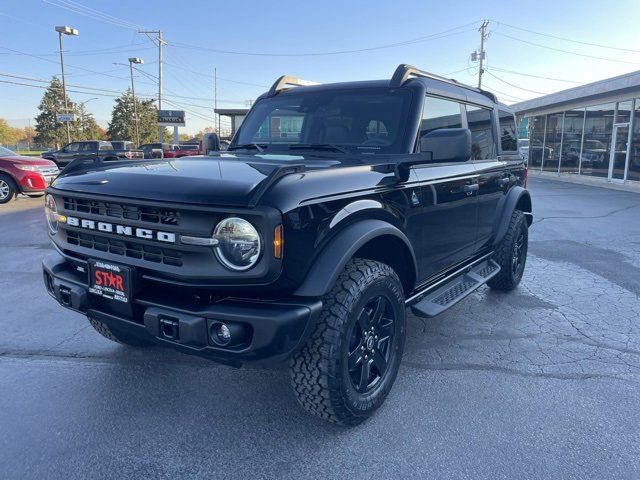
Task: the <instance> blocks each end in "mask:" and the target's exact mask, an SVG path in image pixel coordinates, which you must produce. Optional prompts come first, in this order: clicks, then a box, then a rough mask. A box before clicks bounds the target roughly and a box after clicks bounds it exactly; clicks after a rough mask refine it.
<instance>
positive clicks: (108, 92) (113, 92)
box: [0, 73, 244, 109]
mask: <svg viewBox="0 0 640 480" xmlns="http://www.w3.org/2000/svg"><path fill="white" fill-rule="evenodd" d="M0 76H2V77H8V78H14V79H18V80H26V81H29V82H38V83H46V84H48V83H50V81H49V80H45V79H41V78H33V77H27V76H24V75H17V74H12V73H0ZM3 83H11V82H8V81H3ZM16 84H17V85H24V86H27V87H38V88H43V89H47V88H55V87H50V86H43V85H30V84H21V83H16ZM68 85H69V86H70V87H73V88H76V89H77V88H79V89H82V90H88V91H82V90H68V91H73V92H74V93H82V94H87V95H89V94H96V95H98V94H101V95H102V96H106V97H112V98H118V97H120V96H122V91H119V90H109V89H104V88H96V87H87V86H84V85H75V84H68ZM59 88H60V90H62V87H59ZM96 92H97V93H96ZM170 93H172V94H171V95H169V98H178V99H187V100H189V99H195V100H202V101H205V102H210V101H213V99H211V98H202V97H186V96H183V95H176V94H173V92H170ZM136 96H137V97H144V98H146V99H154V100H155V98H156V95H155V94H151V93H137V92H136ZM220 101H221V102H222V103H238V104H240V103H242V104H244V100H220ZM185 105H190V106H193V107H198V108H205V109H206V108H210V107H209V106H206V105H201V104H195V103H185Z"/></svg>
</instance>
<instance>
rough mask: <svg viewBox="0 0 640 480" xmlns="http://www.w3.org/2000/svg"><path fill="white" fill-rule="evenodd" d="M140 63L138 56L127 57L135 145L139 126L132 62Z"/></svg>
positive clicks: (138, 142) (137, 141)
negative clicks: (129, 72)
mask: <svg viewBox="0 0 640 480" xmlns="http://www.w3.org/2000/svg"><path fill="white" fill-rule="evenodd" d="M134 63H135V64H137V65H142V64H143V63H144V60H142V59H141V58H138V57H131V58H129V70H130V71H131V96H132V97H133V123H134V125H135V129H136V145H137V146H140V126H139V122H138V106H137V105H136V90H135V88H134V86H133V64H134Z"/></svg>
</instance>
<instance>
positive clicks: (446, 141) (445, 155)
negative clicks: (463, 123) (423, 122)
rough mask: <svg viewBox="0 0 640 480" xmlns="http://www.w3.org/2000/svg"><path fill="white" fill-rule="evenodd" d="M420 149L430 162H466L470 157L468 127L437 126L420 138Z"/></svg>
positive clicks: (469, 133)
mask: <svg viewBox="0 0 640 480" xmlns="http://www.w3.org/2000/svg"><path fill="white" fill-rule="evenodd" d="M420 151H421V152H422V153H423V154H427V155H430V161H431V162H466V161H467V160H469V158H471V131H470V130H469V129H468V128H439V129H438V130H433V131H431V132H429V133H427V134H426V135H425V136H423V137H421V138H420Z"/></svg>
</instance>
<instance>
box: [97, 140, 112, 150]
mask: <svg viewBox="0 0 640 480" xmlns="http://www.w3.org/2000/svg"><path fill="white" fill-rule="evenodd" d="M98 150H103V151H104V150H113V146H112V145H111V142H100V143H99V145H98Z"/></svg>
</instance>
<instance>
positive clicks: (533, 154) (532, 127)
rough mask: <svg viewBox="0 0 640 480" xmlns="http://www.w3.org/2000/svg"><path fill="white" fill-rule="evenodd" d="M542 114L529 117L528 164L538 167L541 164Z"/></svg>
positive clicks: (542, 142) (542, 140) (542, 141)
mask: <svg viewBox="0 0 640 480" xmlns="http://www.w3.org/2000/svg"><path fill="white" fill-rule="evenodd" d="M544 120H545V116H544V115H539V116H537V117H531V118H530V119H529V135H530V141H529V166H530V167H533V168H535V167H538V168H539V167H540V165H542V147H543V144H544Z"/></svg>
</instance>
